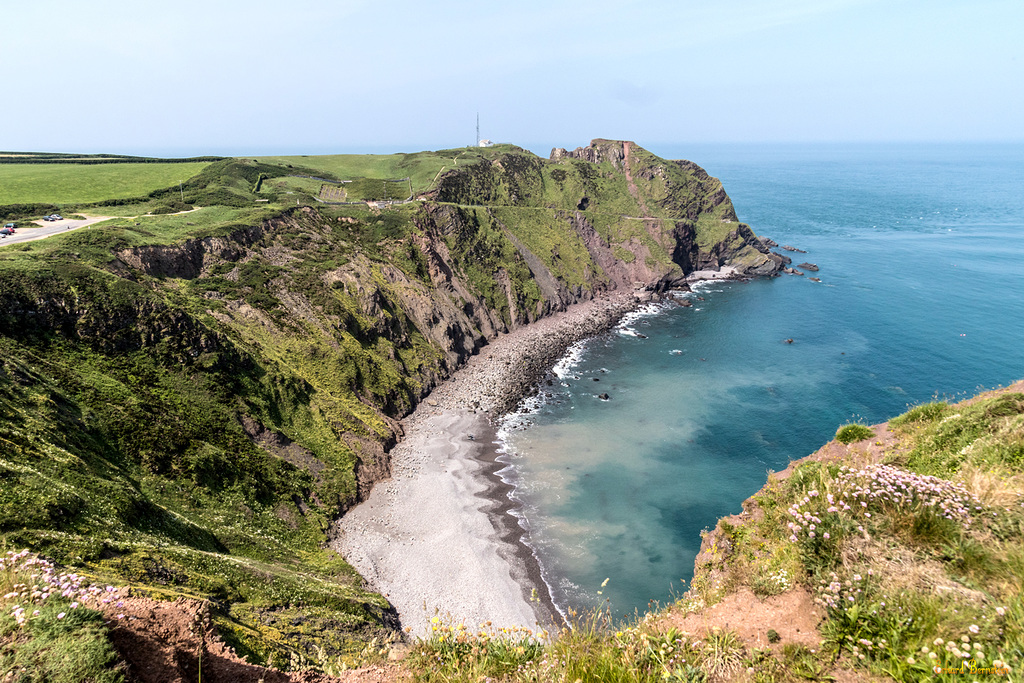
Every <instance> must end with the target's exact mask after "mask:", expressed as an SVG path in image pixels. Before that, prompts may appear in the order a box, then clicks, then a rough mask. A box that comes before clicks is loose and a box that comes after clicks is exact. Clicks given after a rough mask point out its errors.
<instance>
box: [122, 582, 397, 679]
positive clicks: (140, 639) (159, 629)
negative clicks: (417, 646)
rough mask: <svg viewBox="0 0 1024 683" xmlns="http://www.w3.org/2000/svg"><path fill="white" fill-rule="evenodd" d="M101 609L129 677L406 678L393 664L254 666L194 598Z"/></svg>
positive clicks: (127, 601)
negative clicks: (336, 670)
mask: <svg viewBox="0 0 1024 683" xmlns="http://www.w3.org/2000/svg"><path fill="white" fill-rule="evenodd" d="M104 612H105V613H106V615H107V616H108V617H110V618H111V621H110V625H111V636H110V639H111V641H112V642H113V644H114V647H115V648H117V651H118V653H119V654H120V655H121V658H122V659H123V660H124V661H125V663H126V664H127V669H126V678H127V679H128V680H129V681H131V682H132V683H198V681H200V680H204V681H216V682H217V683H391V682H392V681H403V680H408V678H409V676H408V675H407V674H405V673H404V672H403V671H402V670H401V669H400V668H399V667H398V666H397V665H395V664H382V665H379V666H369V667H366V668H363V669H353V670H352V671H346V672H345V673H344V675H342V676H327V675H324V674H322V673H317V672H287V673H286V672H282V671H277V670H274V669H268V668H266V667H262V666H254V665H252V664H249V663H247V662H245V661H244V660H243V659H242V658H241V657H239V656H238V655H236V654H235V653H234V651H233V650H232V649H231V648H229V647H228V646H227V645H226V644H225V643H224V642H223V641H222V640H221V639H220V636H219V635H218V634H217V629H216V627H215V626H214V625H213V623H212V621H211V620H210V611H209V607H208V605H207V604H206V603H204V602H202V601H199V600H188V599H185V598H179V599H178V600H175V601H173V602H171V601H166V602H161V601H157V600H152V599H150V598H143V597H126V598H123V599H122V600H121V601H120V606H117V605H115V604H111V605H108V606H107V607H105V608H104ZM119 615H123V617H122V618H120V619H118V616H119ZM200 653H201V656H200ZM200 667H201V668H200Z"/></svg>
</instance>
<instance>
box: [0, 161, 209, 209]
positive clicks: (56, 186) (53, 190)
mask: <svg viewBox="0 0 1024 683" xmlns="http://www.w3.org/2000/svg"><path fill="white" fill-rule="evenodd" d="M208 165H209V164H208V163H205V162H197V163H182V164H171V163H168V164H161V163H150V164H95V165H83V164H0V205H3V204H43V203H50V204H81V203H88V202H99V201H104V200H108V199H121V198H126V197H140V196H145V195H147V194H149V193H150V192H152V191H153V190H158V189H161V188H165V187H170V186H171V185H175V184H177V183H178V182H179V181H185V180H188V179H189V178H191V177H192V176H194V175H196V174H197V173H199V172H200V171H202V170H203V169H204V168H206V167H207V166H208Z"/></svg>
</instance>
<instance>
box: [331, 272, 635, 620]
mask: <svg viewBox="0 0 1024 683" xmlns="http://www.w3.org/2000/svg"><path fill="white" fill-rule="evenodd" d="M645 297H646V295H645V294H643V293H640V292H635V293H634V292H630V293H614V294H612V295H610V296H607V297H604V298H601V299H596V300H592V301H588V302H585V303H582V304H577V305H575V306H573V307H570V308H569V310H567V311H564V312H561V313H558V314H555V315H552V316H549V317H547V318H543V319H541V320H539V321H537V322H535V323H533V324H531V325H528V326H525V327H522V328H519V329H516V330H514V331H512V332H511V333H509V334H506V335H503V336H501V337H499V338H498V339H496V340H494V341H493V342H492V343H491V344H490V345H488V346H487V347H484V349H483V350H482V351H481V352H480V353H479V354H478V355H477V356H475V357H473V358H472V359H470V362H469V363H468V364H467V365H466V367H464V368H463V369H462V370H460V371H459V372H457V373H456V374H455V375H454V376H453V377H452V378H451V379H450V380H449V381H447V382H445V383H443V384H442V385H440V386H439V387H437V388H436V389H435V390H434V391H433V392H432V393H431V395H430V397H429V398H428V399H427V400H426V401H424V402H423V403H422V404H420V406H419V407H418V408H417V410H416V411H415V412H414V413H413V414H412V415H410V416H409V417H408V418H406V419H405V420H403V422H402V426H403V429H404V431H405V437H404V439H403V440H402V442H401V443H399V444H398V446H396V447H395V448H394V449H393V450H392V451H391V454H390V455H391V459H392V463H391V465H392V478H391V479H390V480H388V481H383V482H379V483H378V484H377V485H376V486H374V488H373V491H372V492H371V494H370V496H369V498H368V499H367V500H366V501H365V502H363V503H362V504H360V505H358V506H356V507H355V508H353V509H352V510H350V511H349V512H348V513H347V514H346V515H345V516H344V517H343V518H342V519H341V520H340V521H339V522H338V523H337V525H336V526H337V531H338V533H337V534H336V539H335V541H334V542H333V547H334V548H335V549H336V550H338V551H339V552H340V553H341V554H342V555H343V556H344V557H345V558H346V559H347V560H348V561H349V562H350V563H351V564H352V565H353V566H354V567H355V568H356V569H357V570H358V571H359V573H360V574H362V576H363V577H364V578H365V579H366V580H367V582H368V583H369V584H370V586H371V587H372V588H373V589H374V590H377V591H379V592H380V593H381V594H383V595H384V596H385V597H386V598H387V599H388V600H389V601H390V602H391V604H392V605H393V606H394V607H395V608H396V609H397V611H398V613H399V616H400V618H401V620H402V624H403V626H405V627H410V628H411V629H412V633H413V635H416V636H426V635H427V634H429V632H430V626H431V624H430V619H431V617H433V616H434V615H435V613H440V614H441V615H442V616H444V617H447V619H449V620H451V621H454V622H457V623H465V624H466V625H467V626H474V627H475V626H477V625H479V624H480V623H481V622H484V621H491V622H493V623H494V624H495V625H501V626H525V627H528V628H536V627H537V625H538V624H540V625H541V626H542V627H547V626H550V625H551V624H552V623H553V622H554V621H555V620H556V618H555V617H554V606H553V604H552V603H551V600H550V596H549V595H547V590H546V587H545V584H544V581H543V577H542V576H541V573H540V567H539V565H538V563H537V560H536V557H534V556H533V553H532V551H531V550H530V548H529V547H528V546H527V545H526V544H525V543H524V542H523V535H524V533H525V529H524V527H523V526H522V525H521V524H520V521H519V519H517V518H516V517H515V516H513V515H511V514H509V512H510V511H511V510H512V509H514V507H515V502H514V500H513V497H512V494H513V491H514V486H513V485H512V483H511V481H510V480H509V479H508V478H505V479H502V478H499V477H498V476H496V475H497V473H498V472H499V471H500V470H502V469H503V468H505V467H506V466H507V463H506V462H503V461H501V459H500V455H501V453H500V452H499V450H498V449H497V448H496V447H495V444H494V443H493V442H494V440H495V435H494V431H493V428H492V427H491V425H490V422H489V420H488V418H489V416H494V417H498V416H500V415H502V414H504V413H506V412H507V411H509V410H511V409H512V408H513V407H514V406H515V405H516V404H517V403H518V402H519V401H520V400H521V399H522V397H523V396H524V395H526V394H527V393H528V392H529V391H530V390H531V388H533V387H534V386H535V385H536V383H537V381H538V380H539V379H540V378H541V377H542V376H543V374H544V373H545V372H546V371H547V370H548V369H549V368H551V367H552V366H553V365H554V364H555V363H556V362H557V361H558V360H559V359H560V358H561V357H562V356H563V355H564V354H565V351H566V349H567V348H569V347H571V346H572V345H573V344H574V343H576V342H578V341H580V340H582V339H585V338H587V337H591V336H593V335H595V334H598V333H600V332H603V331H605V330H608V329H609V328H611V327H612V326H613V325H615V324H616V323H617V322H618V321H619V320H620V319H621V318H622V316H623V315H625V314H626V313H628V312H630V311H632V310H634V309H635V308H636V307H637V306H638V305H639V304H640V303H642V302H643V300H644V299H645ZM535 595H536V597H534V596H535Z"/></svg>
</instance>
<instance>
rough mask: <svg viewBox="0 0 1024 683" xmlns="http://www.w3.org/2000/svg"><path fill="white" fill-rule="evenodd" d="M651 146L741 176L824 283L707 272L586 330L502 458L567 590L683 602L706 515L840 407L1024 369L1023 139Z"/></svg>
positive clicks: (727, 179) (743, 197)
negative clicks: (690, 290)
mask: <svg viewBox="0 0 1024 683" xmlns="http://www.w3.org/2000/svg"><path fill="white" fill-rule="evenodd" d="M652 151H654V152H655V153H657V154H659V155H661V156H664V157H668V158H688V159H691V160H693V161H695V162H697V163H698V164H700V165H702V166H704V167H705V168H706V169H707V170H708V172H709V173H711V174H712V175H715V176H718V177H719V178H721V179H722V181H723V183H724V185H725V188H726V190H727V191H728V192H729V195H730V196H731V197H732V200H733V203H734V204H735V206H736V211H737V213H738V214H739V217H740V220H742V221H744V222H747V223H749V224H750V225H751V226H752V227H753V229H754V230H755V231H756V232H757V233H758V234H761V235H766V236H768V237H772V238H773V239H775V240H776V241H777V242H779V243H780V244H791V245H793V246H796V247H799V248H801V249H805V250H807V252H808V253H807V254H806V255H804V254H789V255H790V256H791V257H793V258H794V265H795V264H797V263H800V262H802V261H805V260H806V261H809V262H811V263H816V264H818V266H819V267H820V269H821V270H820V272H819V273H809V275H817V276H819V277H820V278H821V280H822V282H821V283H815V282H811V281H810V280H809V278H808V277H807V276H805V277H796V276H782V277H780V278H775V279H769V280H758V281H753V282H745V283H740V282H736V283H714V284H704V285H702V286H701V287H700V288H699V291H698V292H695V294H694V295H692V297H693V301H694V303H695V305H694V306H693V307H692V308H681V307H660V308H657V309H652V310H649V311H647V312H644V313H641V314H638V315H636V316H633V317H632V318H631V319H629V320H627V321H624V324H623V325H622V326H620V328H619V330H618V331H616V332H613V333H611V334H608V335H605V336H602V337H599V338H596V339H593V340H590V341H588V342H586V343H585V344H582V345H581V346H579V347H577V348H575V349H573V352H572V353H571V354H570V357H568V358H567V359H565V360H564V361H563V363H562V364H561V365H560V367H559V368H558V374H559V377H558V378H557V379H556V380H555V381H554V382H553V383H552V386H548V387H544V389H545V393H547V394H548V397H546V398H542V399H541V400H539V401H533V402H531V403H530V404H529V405H528V408H529V409H530V412H529V414H528V415H527V416H525V417H524V416H522V415H520V416H518V417H513V418H511V419H509V420H508V421H507V425H506V429H505V430H503V435H504V440H505V447H506V449H507V451H508V456H507V457H508V458H509V460H510V462H511V463H512V467H511V468H510V469H508V470H506V472H505V473H504V474H505V476H507V477H508V478H509V479H510V480H512V481H514V482H515V483H516V485H517V490H516V494H515V495H516V497H517V498H518V499H519V501H520V502H521V504H522V514H523V520H522V523H523V524H524V525H525V526H527V527H528V529H529V537H530V543H531V544H532V546H533V547H534V550H535V552H536V554H537V556H538V558H539V560H540V562H541V565H542V567H543V570H544V574H545V579H546V581H547V582H548V583H549V585H550V586H551V588H552V592H553V597H554V599H555V601H556V604H558V605H559V606H560V607H561V608H565V607H567V606H574V607H586V606H591V605H596V604H599V603H601V602H603V601H604V600H609V601H610V603H611V607H612V610H613V613H615V614H627V613H630V614H631V613H632V612H633V610H634V608H639V609H641V610H642V609H644V608H646V606H647V605H648V602H649V601H652V600H654V601H659V602H662V603H664V602H666V601H668V600H671V599H672V596H673V595H674V594H675V595H678V594H680V593H682V592H683V591H684V590H685V588H686V581H688V580H689V578H690V577H691V576H692V572H693V560H694V557H695V556H696V553H697V550H698V549H699V547H700V531H701V530H702V529H704V528H709V527H711V526H713V525H714V524H715V522H716V520H717V519H718V518H719V517H720V516H723V515H727V514H733V513H736V512H739V511H740V503H741V501H742V500H743V499H745V498H746V497H748V496H750V495H751V494H752V493H754V492H755V491H756V490H757V489H758V488H760V487H761V486H762V485H763V483H764V481H765V477H766V473H767V471H768V470H780V469H782V468H784V467H785V466H786V463H787V462H788V461H789V460H791V459H795V458H799V457H802V456H805V455H807V454H809V453H812V452H813V451H815V450H817V448H819V447H820V446H821V445H823V444H824V443H825V442H827V441H828V440H829V439H831V438H832V436H833V435H834V433H835V430H836V428H837V427H838V426H839V425H841V424H844V423H846V422H850V421H862V422H865V423H877V422H881V421H884V420H885V419H887V418H889V417H891V416H894V415H897V414H899V413H901V412H903V411H904V410H906V408H907V406H908V405H914V404H917V403H921V402H926V401H929V400H932V399H933V398H935V397H936V396H938V397H940V398H958V397H961V396H964V395H969V394H974V393H976V392H977V391H978V390H979V389H982V388H991V387H994V386H998V385H1003V384H1008V383H1010V382H1012V381H1014V380H1016V379H1020V378H1024V145H1021V144H1016V145H1008V146H997V145H987V146H978V145H975V146H952V145H945V146H925V145H905V146H861V147H838V146H814V147H794V146H775V147H749V146H735V147H710V146H706V147H705V146H702V147H690V148H671V147H663V148H658V147H653V149H652ZM783 253H786V252H783ZM697 296H700V297H703V300H702V301H701V300H698V299H697V298H696V297H697ZM637 333H639V334H640V335H643V336H638V334H637ZM787 338H792V339H793V340H794V342H793V343H792V344H786V343H785V342H784V340H785V339H787ZM595 378H596V379H597V380H599V381H594V379H595ZM602 392H607V393H608V394H609V395H610V396H611V400H609V401H601V400H599V399H598V398H597V395H598V394H600V393H602ZM606 578H608V579H610V580H609V582H608V584H607V585H606V586H605V587H604V588H603V589H602V588H601V583H602V582H603V581H604V580H605V579H606ZM598 591H602V593H601V594H600V595H599V594H598Z"/></svg>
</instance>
